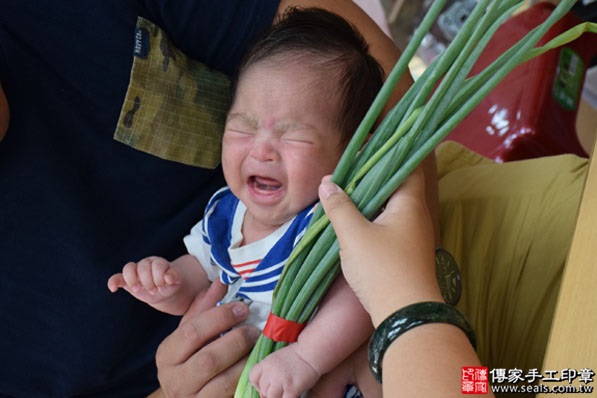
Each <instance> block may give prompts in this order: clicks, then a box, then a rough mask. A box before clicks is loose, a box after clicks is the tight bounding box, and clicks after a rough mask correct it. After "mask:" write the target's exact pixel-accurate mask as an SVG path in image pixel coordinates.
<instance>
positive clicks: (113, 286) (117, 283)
mask: <svg viewBox="0 0 597 398" xmlns="http://www.w3.org/2000/svg"><path fill="white" fill-rule="evenodd" d="M125 286H126V282H125V281H124V277H123V276H122V274H114V275H112V276H111V277H110V278H109V279H108V289H109V290H110V291H111V292H112V293H114V292H116V291H117V290H118V288H120V287H125Z"/></svg>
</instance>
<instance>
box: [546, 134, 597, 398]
mask: <svg viewBox="0 0 597 398" xmlns="http://www.w3.org/2000/svg"><path fill="white" fill-rule="evenodd" d="M592 152H593V153H592V154H591V162H590V165H589V172H588V175H587V180H586V183H585V188H584V193H583V198H582V202H581V205H580V208H579V213H578V220H577V224H576V229H575V232H574V237H573V240H572V246H571V248H570V254H569V256H568V261H567V264H566V268H565V271H564V275H563V279H562V285H561V289H560V293H559V298H558V304H557V307H556V312H555V316H554V321H553V324H552V328H551V332H550V338H549V343H548V348H547V353H546V357H545V361H544V365H543V374H544V375H545V372H546V371H547V370H552V371H558V374H557V375H561V371H562V370H563V369H574V370H576V371H580V370H581V369H585V368H586V369H590V370H592V371H593V372H597V159H596V158H597V153H596V151H595V146H593V151H592ZM557 375H556V376H557ZM593 380H594V381H593V383H589V384H587V386H589V387H593V388H594V389H595V390H597V388H596V387H597V377H595V376H593ZM584 384H585V383H581V382H579V380H578V378H577V379H576V380H574V381H573V383H572V385H573V386H576V387H578V386H580V385H584ZM544 385H545V386H549V387H556V388H562V386H570V384H569V383H568V381H565V382H559V383H556V382H549V383H548V382H545V383H544ZM583 395H584V396H594V395H597V391H595V392H594V393H591V394H578V393H577V394H572V393H566V394H558V396H571V397H573V396H576V397H578V396H583ZM549 396H553V393H550V394H539V395H538V397H549Z"/></svg>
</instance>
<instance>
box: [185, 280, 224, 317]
mask: <svg viewBox="0 0 597 398" xmlns="http://www.w3.org/2000/svg"><path fill="white" fill-rule="evenodd" d="M227 291H228V287H227V286H226V285H224V284H223V283H222V282H220V280H215V281H213V282H212V284H211V285H210V287H209V289H207V291H205V292H202V293H199V294H198V295H197V297H195V299H194V300H193V302H192V303H191V305H190V307H189V309H188V311H187V312H186V314H185V315H184V316H183V317H182V321H181V323H183V322H186V321H187V319H189V318H193V317H195V316H196V315H198V314H200V313H202V312H204V311H207V310H208V309H210V308H213V307H215V306H216V305H217V304H218V302H219V301H220V300H221V299H222V298H223V297H224V295H225V294H226V292H227Z"/></svg>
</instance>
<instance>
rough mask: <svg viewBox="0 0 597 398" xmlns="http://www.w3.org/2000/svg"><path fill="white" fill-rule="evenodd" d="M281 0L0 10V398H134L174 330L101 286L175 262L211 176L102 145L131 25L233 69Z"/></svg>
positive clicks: (26, 4) (67, 2)
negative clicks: (1, 101) (145, 264)
mask: <svg viewBox="0 0 597 398" xmlns="http://www.w3.org/2000/svg"><path fill="white" fill-rule="evenodd" d="M277 6H278V1H277V0H267V1H266V0H243V1H236V0H218V1H208V0H177V1H167V0H146V1H142V0H0V81H1V82H2V85H3V87H4V90H5V93H6V96H7V98H8V102H9V104H10V111H11V121H10V127H9V130H8V133H7V136H6V137H5V139H4V141H3V142H1V143H0V228H1V229H0V272H1V276H0V324H1V325H2V327H1V328H0V396H2V395H8V396H18V397H51V396H53V397H67V396H108V397H120V396H133V397H134V396H144V395H146V394H147V393H149V392H150V391H152V390H153V389H155V388H156V387H157V382H156V372H155V367H154V355H155V349H156V347H157V345H158V344H159V343H160V342H161V341H162V339H163V338H164V337H165V336H166V335H167V334H168V333H169V332H170V331H171V330H172V328H173V327H175V325H176V323H177V321H178V320H177V319H175V318H172V317H168V316H166V315H163V314H160V313H158V312H157V311H155V310H153V309H151V308H150V307H148V306H147V305H145V304H143V303H140V302H137V301H136V300H135V299H133V298H132V297H130V296H129V295H127V294H125V293H119V294H111V293H109V291H108V290H107V288H106V281H107V278H108V277H109V276H110V275H111V274H113V273H114V272H117V271H118V270H120V269H121V267H122V266H123V264H124V263H125V262H127V261H130V260H137V259H140V258H142V257H145V256H147V255H152V254H155V255H161V256H164V257H167V258H174V257H176V256H178V255H180V254H182V253H183V251H184V248H183V245H182V239H181V238H182V237H183V236H184V234H185V233H187V232H188V230H189V229H190V227H191V226H192V225H193V224H194V223H195V222H196V221H197V220H198V219H199V218H200V217H201V213H202V211H203V207H204V205H205V203H206V201H207V199H208V198H209V197H210V195H211V194H212V193H213V192H214V191H215V190H216V189H217V188H219V187H220V186H222V185H223V179H222V176H221V172H220V170H206V169H199V168H194V167H191V166H185V165H182V164H177V163H174V162H170V161H166V160H162V159H158V158H156V157H153V156H151V155H148V154H145V153H143V152H139V151H136V150H134V149H132V148H129V147H127V146H126V145H123V144H121V143H118V142H116V141H114V140H113V138H112V135H113V132H114V127H115V124H116V121H117V118H118V115H119V113H120V108H121V105H122V101H123V98H124V94H125V92H126V89H127V85H128V79H129V74H130V69H131V65H132V60H133V57H132V50H133V43H134V31H135V23H136V21H137V17H138V16H142V17H144V18H146V19H148V20H150V21H152V22H154V23H156V24H157V25H158V26H160V27H161V28H162V29H164V31H165V32H166V33H167V34H168V35H169V36H170V38H171V39H172V41H173V42H174V43H175V44H176V46H177V47H179V48H180V49H181V50H183V51H184V52H186V53H187V54H188V55H190V56H192V57H194V58H196V59H197V60H199V61H202V62H204V63H205V64H207V65H208V66H211V67H213V68H216V69H219V70H221V71H223V72H225V73H228V74H230V73H231V72H232V71H233V69H234V68H235V66H236V65H237V63H238V62H239V59H240V57H241V56H242V54H243V52H244V51H245V49H246V48H247V46H248V44H249V43H250V41H251V40H252V39H253V38H254V37H255V36H256V34H258V33H259V32H260V31H261V30H262V29H264V28H265V27H266V26H268V25H269V24H271V22H272V19H273V16H274V14H275V11H276V9H277Z"/></svg>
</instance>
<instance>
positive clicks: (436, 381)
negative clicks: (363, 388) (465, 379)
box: [382, 323, 493, 398]
mask: <svg viewBox="0 0 597 398" xmlns="http://www.w3.org/2000/svg"><path fill="white" fill-rule="evenodd" d="M404 358H408V360H406V361H405V360H404ZM463 366H480V362H479V359H478V357H477V355H476V354H475V351H474V350H473V348H472V346H471V343H470V342H469V340H468V338H467V336H466V335H465V334H464V333H463V332H462V331H461V330H460V329H459V328H457V327H455V326H452V325H448V324H438V323H434V324H427V325H423V326H419V327H416V328H415V329H413V330H410V331H408V332H406V333H404V334H403V335H401V336H400V337H398V338H397V339H396V340H395V341H394V342H393V343H392V344H391V345H390V347H389V348H388V350H387V351H386V353H385V355H384V359H383V365H382V377H383V384H382V388H383V396H384V397H433V396H435V397H437V396H441V397H442V398H443V397H461V396H462V392H461V391H462V389H461V379H462V376H461V370H462V367H463ZM484 396H485V397H491V396H493V394H492V393H491V391H489V393H488V394H486V395H484Z"/></svg>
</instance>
